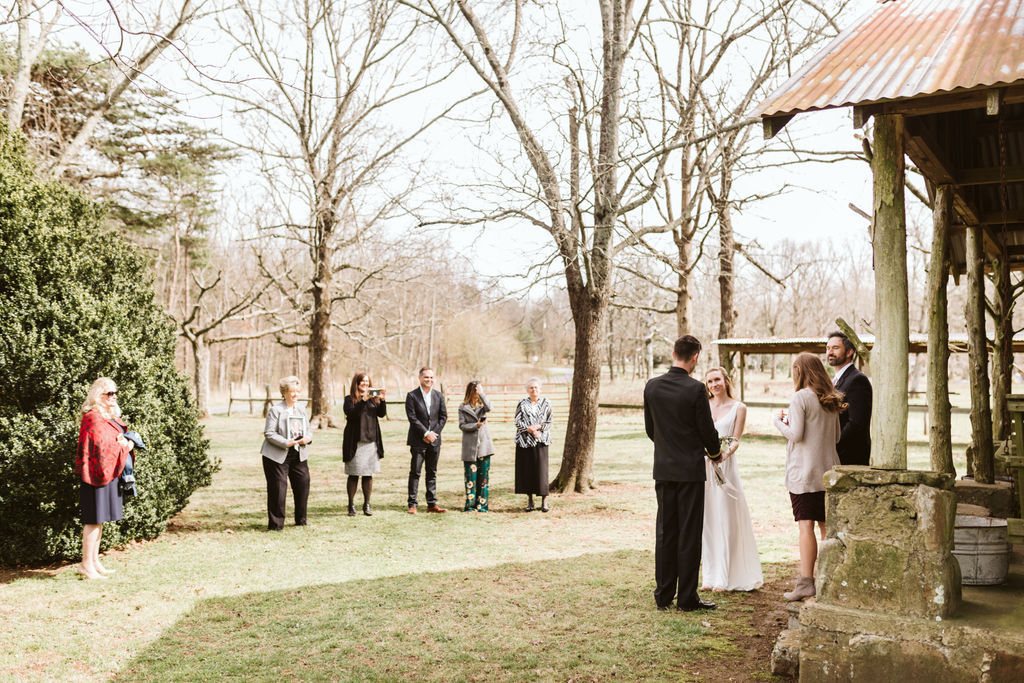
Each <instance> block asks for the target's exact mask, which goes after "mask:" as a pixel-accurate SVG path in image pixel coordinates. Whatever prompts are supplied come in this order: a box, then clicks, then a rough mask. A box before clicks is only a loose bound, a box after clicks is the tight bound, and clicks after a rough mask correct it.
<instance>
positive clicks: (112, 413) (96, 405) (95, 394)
mask: <svg viewBox="0 0 1024 683" xmlns="http://www.w3.org/2000/svg"><path fill="white" fill-rule="evenodd" d="M108 391H117V384H115V383H114V380H112V379H110V378H109V377H100V378H99V379H98V380H96V381H95V382H93V383H92V386H91V387H89V393H88V394H87V395H86V397H85V403H83V404H82V415H85V414H86V413H88V412H89V411H90V410H94V409H95V410H97V411H99V413H100V415H103V416H104V417H108V418H109V417H121V407H120V406H119V405H117V404H116V403H115V404H114V407H113V408H112V409H111V410H109V411H108V410H107V409H106V408H105V407H104V406H103V404H102V403H101V402H100V396H102V395H103V394H105V393H106V392H108Z"/></svg>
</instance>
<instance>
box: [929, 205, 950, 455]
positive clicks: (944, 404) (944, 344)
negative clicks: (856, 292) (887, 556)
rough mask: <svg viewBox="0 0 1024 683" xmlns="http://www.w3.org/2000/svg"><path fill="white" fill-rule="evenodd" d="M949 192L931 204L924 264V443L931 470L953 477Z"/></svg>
mask: <svg viewBox="0 0 1024 683" xmlns="http://www.w3.org/2000/svg"><path fill="white" fill-rule="evenodd" d="M952 214H953V188H952V187H950V186H949V185H939V186H937V187H936V188H935V201H934V202H932V253H931V260H930V262H929V263H928V389H927V395H928V443H929V445H930V460H931V468H932V469H933V470H934V471H936V472H945V473H947V474H953V475H955V474H956V470H955V469H954V468H953V441H952V437H951V433H952V427H951V423H950V404H949V316H948V312H947V310H948V301H947V298H946V283H947V282H948V281H949V225H950V220H951V219H952Z"/></svg>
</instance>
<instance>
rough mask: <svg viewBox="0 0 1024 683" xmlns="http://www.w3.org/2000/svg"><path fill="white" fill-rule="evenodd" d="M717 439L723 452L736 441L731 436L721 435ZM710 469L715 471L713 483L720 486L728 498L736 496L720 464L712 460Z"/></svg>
mask: <svg viewBox="0 0 1024 683" xmlns="http://www.w3.org/2000/svg"><path fill="white" fill-rule="evenodd" d="M718 441H719V444H720V446H719V448H720V452H725V451H726V450H727V449H729V448H731V447H732V445H733V444H734V443H736V438H735V437H732V436H723V437H720V438H719V439H718ZM711 471H712V472H714V473H715V483H716V484H718V485H719V486H721V487H722V490H723V491H725V493H726V494H727V495H728V496H729V497H730V498H736V493H737V491H736V487H735V486H733V485H732V484H730V483H729V480H728V479H726V478H725V475H724V474H722V467H721V465H720V464H719V463H717V462H715V461H714V460H712V461H711Z"/></svg>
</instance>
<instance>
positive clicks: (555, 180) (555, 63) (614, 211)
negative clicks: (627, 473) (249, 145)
mask: <svg viewBox="0 0 1024 683" xmlns="http://www.w3.org/2000/svg"><path fill="white" fill-rule="evenodd" d="M403 2H404V3H405V4H407V5H409V6H410V7H414V8H416V9H417V10H419V11H420V12H422V13H423V16H425V17H428V18H429V19H430V20H432V21H434V22H435V23H436V24H437V25H439V26H441V27H442V28H443V29H444V31H445V32H446V33H447V34H448V36H449V38H450V40H451V44H452V45H454V46H455V48H456V49H457V50H458V51H459V52H460V54H461V55H462V58H463V59H464V60H465V62H466V64H468V66H469V68H470V69H471V71H472V72H474V73H475V74H476V76H477V77H478V78H479V79H480V80H481V81H482V82H483V83H484V84H485V85H486V87H487V89H488V90H489V91H490V92H491V93H492V95H493V96H494V98H495V99H496V100H497V102H498V103H499V106H500V108H501V110H502V111H503V112H504V115H505V116H506V117H507V119H508V121H509V122H510V123H511V124H512V127H513V129H514V130H515V135H516V139H517V141H518V143H519V146H520V149H521V151H522V154H523V155H525V157H526V160H527V162H528V166H529V175H527V176H525V178H526V180H523V182H522V184H521V185H520V186H519V187H517V188H515V191H516V192H517V193H518V194H519V196H520V197H521V198H523V199H522V200H521V201H519V203H518V205H514V206H508V203H509V197H506V198H505V201H504V202H502V208H501V209H500V210H498V211H494V212H489V213H488V214H487V215H486V216H481V217H478V218H476V219H469V220H478V221H485V220H515V221H520V222H525V223H528V224H530V225H533V226H536V227H539V228H541V229H543V230H544V231H546V232H547V233H548V235H549V236H550V238H551V241H552V242H553V245H554V247H555V250H556V257H557V260H558V263H559V265H560V267H561V271H562V275H563V276H564V278H565V286H566V289H567V292H568V296H569V304H570V307H571V310H572V318H573V325H574V328H575V332H576V340H575V352H574V358H573V383H572V398H571V402H570V407H569V415H568V416H567V421H568V424H570V425H572V428H571V429H569V430H567V433H566V439H565V447H564V450H563V455H562V464H561V468H560V470H559V472H558V474H557V475H556V477H555V479H554V481H553V482H552V488H553V489H554V490H556V491H566V490H576V491H586V490H588V489H590V488H591V487H592V486H593V480H594V477H593V458H594V435H595V429H596V425H597V400H598V392H599V389H600V381H601V361H602V356H603V347H604V344H603V342H604V338H605V334H606V328H607V317H606V316H607V311H608V306H609V299H610V296H611V292H612V287H613V278H612V274H613V267H614V263H615V256H616V254H617V253H618V252H619V251H621V250H622V249H624V248H626V247H627V246H629V245H632V244H635V243H636V242H637V241H638V240H639V239H640V238H641V237H642V236H643V235H644V234H646V233H647V232H652V231H664V230H666V229H667V228H666V226H665V225H664V224H662V223H660V222H659V224H657V225H654V226H646V225H643V223H642V219H641V217H639V216H637V217H636V218H635V219H634V221H633V223H635V224H634V225H630V221H629V218H630V215H631V214H634V213H637V214H638V213H639V210H640V209H641V208H642V207H643V206H645V205H646V204H648V203H649V202H650V201H651V199H652V198H653V197H654V195H655V194H656V192H657V191H658V188H659V187H660V185H661V182H662V180H663V178H664V177H665V164H666V163H667V161H668V158H669V153H670V151H671V149H672V145H673V144H674V141H672V140H669V141H666V140H665V139H664V138H659V139H657V140H654V141H652V140H650V139H647V138H645V137H644V135H643V134H642V133H639V134H635V133H637V132H638V131H637V130H636V128H635V127H633V126H632V125H631V122H632V120H633V119H634V118H635V116H636V114H637V112H636V110H635V107H634V104H633V103H634V102H636V101H637V97H636V95H637V93H638V92H640V91H641V90H642V87H641V85H640V84H639V83H638V82H637V81H636V80H635V79H632V78H629V79H627V78H625V76H626V74H627V73H629V74H630V75H632V73H633V72H632V70H631V53H632V52H633V50H634V48H635V47H636V41H637V38H638V33H637V30H638V26H641V25H642V24H643V22H644V20H645V17H646V16H647V13H648V12H649V10H650V8H651V4H652V3H651V2H650V1H647V2H643V1H641V2H634V1H633V0H599V1H596V2H594V3H592V5H590V7H591V8H592V9H593V10H597V12H596V16H594V15H590V14H589V11H586V10H580V11H579V12H576V13H573V12H569V14H568V15H566V14H563V13H562V11H561V8H559V7H557V6H554V5H545V4H541V5H539V6H532V5H531V6H530V8H529V9H530V10H531V11H533V12H536V14H531V15H530V16H529V17H528V16H526V14H525V11H526V6H525V4H524V3H523V2H521V1H518V0H517V1H516V2H515V3H514V8H508V11H506V10H505V8H504V7H499V8H494V9H495V10H500V11H495V12H494V13H489V14H488V16H481V15H478V14H477V12H476V11H475V10H474V8H473V7H471V6H470V3H469V2H468V1H467V0H445V1H442V0H403ZM488 9H491V8H488ZM513 9H514V13H513V11H511V10H513ZM567 11H568V10H567ZM576 14H580V15H583V16H585V17H586V18H589V19H591V20H592V21H593V23H594V24H597V20H598V19H599V22H600V37H601V41H600V45H599V46H598V45H594V46H593V50H592V51H591V50H590V49H589V46H587V45H586V40H587V38H586V36H588V35H589V33H588V31H587V30H586V29H585V28H580V29H579V30H578V32H576V33H575V34H574V29H576V27H574V26H573V25H572V24H573V22H574V21H575V20H576V18H577V17H576ZM498 15H500V16H498ZM531 19H532V22H533V23H529V22H528V20H531ZM524 28H525V29H529V30H534V29H535V30H537V31H538V32H539V33H541V35H538V36H537V37H536V41H531V42H528V43H527V44H532V45H540V46H542V47H541V50H543V52H545V53H546V54H547V57H546V58H545V59H546V65H545V66H544V67H543V70H544V71H543V73H544V74H545V75H547V74H550V75H551V80H550V81H548V82H546V83H543V84H542V83H539V82H537V80H536V79H537V77H538V75H539V74H540V73H541V72H540V69H539V68H538V66H537V64H539V62H538V63H537V64H535V65H534V70H533V71H532V73H531V74H530V75H531V76H533V77H534V79H535V80H534V82H530V83H526V84H522V85H519V86H517V85H516V77H517V74H516V71H515V69H514V68H513V67H514V66H517V62H516V58H517V50H518V48H519V46H520V40H521V39H522V37H523V31H524ZM544 31H548V33H547V34H544V33H543V32H544ZM530 38H531V39H532V38H533V36H530ZM574 41H575V42H574ZM532 57H534V58H538V59H539V58H540V55H538V54H534V55H532ZM630 88H632V90H630ZM541 92H542V94H540V93H541ZM624 131H626V133H627V135H626V137H625V138H624V137H623V133H624ZM518 177H519V179H520V180H522V179H523V178H524V176H523V175H522V174H520V175H519V176H518ZM506 189H507V190H509V191H510V192H511V191H512V190H513V188H506Z"/></svg>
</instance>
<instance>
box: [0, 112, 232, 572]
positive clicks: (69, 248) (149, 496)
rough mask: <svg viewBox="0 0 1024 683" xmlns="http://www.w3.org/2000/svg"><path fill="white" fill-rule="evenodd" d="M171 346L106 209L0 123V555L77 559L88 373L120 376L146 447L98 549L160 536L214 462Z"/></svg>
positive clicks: (128, 415) (2, 559)
mask: <svg viewBox="0 0 1024 683" xmlns="http://www.w3.org/2000/svg"><path fill="white" fill-rule="evenodd" d="M174 343H175V342H174V332H173V327H172V326H171V324H170V323H169V321H168V319H167V318H166V316H165V315H164V314H163V312H162V311H161V309H160V307H159V306H158V305H157V304H156V303H155V301H154V297H153V290H152V287H151V282H150V279H149V275H148V270H147V267H146V261H145V259H144V258H143V257H141V256H140V255H139V254H137V253H136V250H135V249H133V248H132V247H131V246H130V245H128V244H126V243H125V242H123V241H122V240H120V239H119V238H118V236H117V235H116V234H114V233H113V232H110V231H107V230H104V229H103V211H102V207H100V206H98V205H97V204H95V203H94V202H91V201H89V200H88V199H86V198H85V197H83V196H82V195H81V194H80V193H78V192H76V191H75V190H73V189H71V188H69V187H67V186H65V185H62V184H60V183H56V182H43V181H41V180H39V179H38V178H37V177H36V176H35V172H34V169H33V168H32V166H31V164H30V163H29V162H28V161H27V158H26V155H25V149H24V142H23V139H22V138H21V136H20V134H13V133H11V132H10V131H9V129H8V128H7V127H6V126H5V125H4V124H2V123H0V563H2V564H14V563H25V562H39V561H44V560H51V559H58V558H64V559H71V558H76V557H79V556H81V520H80V519H79V511H78V489H79V479H78V477H77V476H76V475H75V473H74V470H73V466H74V460H75V452H76V449H77V445H78V426H79V422H80V420H81V414H80V412H79V411H80V408H81V405H82V402H83V401H84V400H85V396H86V393H87V391H88V388H89V386H90V385H91V384H92V382H93V380H95V379H96V378H97V377H101V376H109V377H111V378H113V380H114V381H115V382H116V383H117V385H118V390H119V392H120V395H119V397H118V398H119V399H120V403H121V409H122V410H123V411H124V419H125V421H126V422H127V423H128V424H129V426H130V428H132V429H137V430H138V431H139V432H140V433H141V434H142V436H143V438H144V439H145V441H146V445H147V446H148V447H149V450H146V451H142V452H141V453H140V454H139V456H138V462H137V465H136V470H135V475H136V479H137V481H138V491H139V496H138V497H136V498H130V499H127V500H126V501H125V513H124V520H123V521H121V522H117V523H110V524H106V525H105V526H104V529H103V545H104V547H109V546H113V545H122V544H124V543H126V542H128V541H130V540H133V539H143V538H154V537H156V536H157V535H158V534H159V533H160V532H161V531H162V530H163V529H164V527H165V524H166V522H167V520H168V519H170V518H171V517H172V516H173V515H175V514H177V513H178V512H179V511H180V510H181V509H182V508H183V507H185V505H186V504H187V503H188V498H189V496H190V495H191V494H192V492H193V491H195V490H196V489H197V488H199V487H201V486H206V485H208V484H209V483H210V480H211V477H212V475H213V472H214V471H215V470H216V468H217V463H215V462H214V461H212V460H211V458H210V456H209V453H208V447H209V444H208V442H207V441H206V440H205V439H204V438H203V434H202V427H201V426H200V425H199V422H198V419H197V414H196V410H195V406H194V404H193V401H192V399H191V396H190V394H189V390H188V384H187V381H186V378H185V377H183V376H182V375H181V374H180V373H178V372H177V370H175V367H174Z"/></svg>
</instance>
